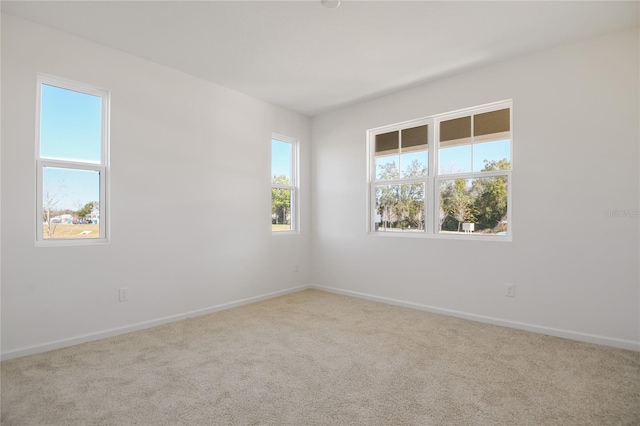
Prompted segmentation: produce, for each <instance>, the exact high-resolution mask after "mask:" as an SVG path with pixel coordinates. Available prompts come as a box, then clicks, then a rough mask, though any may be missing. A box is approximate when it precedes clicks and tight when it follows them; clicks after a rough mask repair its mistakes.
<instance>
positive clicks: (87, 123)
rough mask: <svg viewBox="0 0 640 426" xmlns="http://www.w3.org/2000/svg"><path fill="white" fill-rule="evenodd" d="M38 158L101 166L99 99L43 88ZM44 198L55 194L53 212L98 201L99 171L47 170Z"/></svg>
mask: <svg viewBox="0 0 640 426" xmlns="http://www.w3.org/2000/svg"><path fill="white" fill-rule="evenodd" d="M41 89H42V91H41V110H40V157H42V158H49V159H62V160H75V161H82V162H89V163H100V156H101V149H100V148H101V145H100V141H101V137H102V131H101V127H102V99H101V98H100V97H97V96H93V95H88V94H85V93H79V92H74V91H71V90H67V89H61V88H59V87H54V86H49V85H46V84H43V85H42V88H41ZM43 183H44V185H43V197H46V194H47V192H49V194H55V195H56V198H57V199H58V203H57V204H56V206H55V208H56V209H72V210H78V209H79V208H80V207H82V206H84V205H85V204H86V203H88V202H91V201H98V200H99V198H100V179H99V174H98V172H93V171H85V170H76V169H62V168H53V167H47V168H45V169H44V170H43Z"/></svg>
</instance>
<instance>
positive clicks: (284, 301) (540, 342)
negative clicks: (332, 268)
mask: <svg viewBox="0 0 640 426" xmlns="http://www.w3.org/2000/svg"><path fill="white" fill-rule="evenodd" d="M1 369H2V425H7V426H8V425H30V426H31V425H638V424H640V353H638V352H632V351H626V350H621V349H614V348H609V347H603V346H598V345H591V344H585V343H579V342H574V341H570V340H564V339H559V338H554V337H548V336H542V335H538V334H532V333H528V332H524V331H518V330H512V329H508V328H503V327H496V326H491V325H486V324H480V323H476V322H471V321H465V320H460V319H456V318H450V317H446V316H440V315H435V314H430V313H426V312H421V311H416V310H411V309H405V308H399V307H395V306H389V305H384V304H381V303H375V302H370V301H366V300H360V299H355V298H351V297H345V296H339V295H335V294H330V293H325V292H321V291H316V290H307V291H303V292H300V293H295V294H291V295H287V296H283V297H279V298H276V299H271V300H267V301H264V302H260V303H255V304H252V305H247V306H243V307H239V308H235V309H231V310H227V311H223V312H218V313H215V314H211V315H206V316H202V317H198V318H193V319H188V320H184V321H180V322H176V323H172V324H169V325H164V326H160V327H156V328H153V329H149V330H144V331H140V332H134V333H130V334H126V335H122V336H118V337H114V338H109V339H104V340H100V341H96V342H91V343H86V344H83V345H78V346H74V347H70V348H66V349H61V350H57V351H52V352H48V353H43V354H38V355H33V356H28V357H23V358H18V359H14V360H9V361H4V362H2V364H1Z"/></svg>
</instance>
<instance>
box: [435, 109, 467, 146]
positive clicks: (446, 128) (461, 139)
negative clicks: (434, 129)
mask: <svg viewBox="0 0 640 426" xmlns="http://www.w3.org/2000/svg"><path fill="white" fill-rule="evenodd" d="M470 142H471V117H470V116H467V117H460V118H455V119H453V120H447V121H443V122H441V123H440V147H441V148H444V147H449V146H456V145H464V144H468V143H470Z"/></svg>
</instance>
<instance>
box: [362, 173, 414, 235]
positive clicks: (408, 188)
mask: <svg viewBox="0 0 640 426" xmlns="http://www.w3.org/2000/svg"><path fill="white" fill-rule="evenodd" d="M424 193H425V188H424V183H414V184H402V185H379V186H376V188H375V197H376V207H375V218H374V221H375V229H376V231H380V232H385V231H387V232H424V229H425V228H424V224H425V211H424Z"/></svg>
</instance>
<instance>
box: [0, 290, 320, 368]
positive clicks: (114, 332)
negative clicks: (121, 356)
mask: <svg viewBox="0 0 640 426" xmlns="http://www.w3.org/2000/svg"><path fill="white" fill-rule="evenodd" d="M308 288H310V286H309V285H301V286H297V287H292V288H288V289H285V290H278V291H274V292H272V293H266V294H262V295H259V296H253V297H248V298H246V299H240V300H236V301H233V302H227V303H222V304H220V305H214V306H210V307H208V308H203V309H196V310H194V311H189V312H185V313H182V314H176V315H169V316H166V317H162V318H157V319H154V320H150V321H143V322H139V323H136V324H131V325H126V326H123V327H116V328H110V329H107V330H103V331H98V332H95V333H87V334H82V335H79V336H75V337H70V338H67V339H61V340H55V341H53V342H48V343H44V344H41V345H34V346H28V347H26V348H20V349H16V350H13V351H9V352H3V353H2V355H1V356H0V359H2V360H3V361H4V360H7V359H12V358H18V357H21V356H26V355H33V354H37V353H41V352H48V351H52V350H55V349H61V348H66V347H68V346H73V345H79V344H81V343H87V342H92V341H94V340H100V339H105V338H108V337H114V336H119V335H121V334H126V333H131V332H133V331H138V330H144V329H147V328H152V327H157V326H159V325H162V324H168V323H172V322H176V321H180V320H183V319H187V318H193V317H199V316H202V315H207V314H212V313H214V312H219V311H224V310H227V309H231V308H236V307H238V306H243V305H248V304H250V303H255V302H260V301H262V300H267V299H272V298H274V297H279V296H284V295H286V294H290V293H296V292H298V291H302V290H307V289H308Z"/></svg>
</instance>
